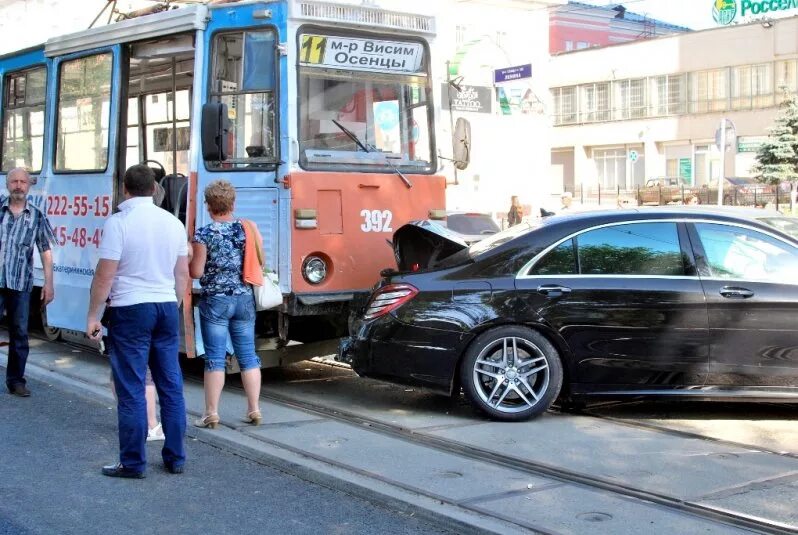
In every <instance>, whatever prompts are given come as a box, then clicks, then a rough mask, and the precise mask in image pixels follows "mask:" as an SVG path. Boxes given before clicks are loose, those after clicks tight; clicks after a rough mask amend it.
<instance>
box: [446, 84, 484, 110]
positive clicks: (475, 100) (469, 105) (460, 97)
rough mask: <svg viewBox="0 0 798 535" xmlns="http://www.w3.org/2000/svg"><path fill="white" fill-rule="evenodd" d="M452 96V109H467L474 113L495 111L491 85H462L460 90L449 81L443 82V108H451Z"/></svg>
mask: <svg viewBox="0 0 798 535" xmlns="http://www.w3.org/2000/svg"><path fill="white" fill-rule="evenodd" d="M447 89H448V91H447ZM450 98H451V101H452V111H466V112H472V113H492V112H493V90H492V88H490V87H482V86H478V85H461V86H460V91H458V90H457V89H455V88H454V87H452V86H451V85H449V84H447V83H444V84H441V101H442V102H441V108H443V109H444V110H448V109H449V99H450Z"/></svg>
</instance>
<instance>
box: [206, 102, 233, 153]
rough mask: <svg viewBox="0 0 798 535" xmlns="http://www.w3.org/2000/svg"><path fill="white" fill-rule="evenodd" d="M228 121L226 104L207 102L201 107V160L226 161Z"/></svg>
mask: <svg viewBox="0 0 798 535" xmlns="http://www.w3.org/2000/svg"><path fill="white" fill-rule="evenodd" d="M229 130H230V119H229V118H228V116H227V104H222V103H221V102H208V103H207V104H205V105H203V106H202V159H203V160H205V161H206V162H223V161H225V160H226V159H227V133H228V131H229Z"/></svg>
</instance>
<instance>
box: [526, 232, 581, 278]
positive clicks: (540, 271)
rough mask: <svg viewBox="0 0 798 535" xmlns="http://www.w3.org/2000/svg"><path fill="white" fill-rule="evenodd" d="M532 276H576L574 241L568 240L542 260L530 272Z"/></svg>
mask: <svg viewBox="0 0 798 535" xmlns="http://www.w3.org/2000/svg"><path fill="white" fill-rule="evenodd" d="M529 274H530V275H575V274H576V252H575V251H574V241H573V240H568V241H565V242H563V243H561V244H560V245H558V246H557V247H555V248H554V249H552V250H551V251H549V252H548V253H546V256H544V257H543V258H541V259H540V260H539V261H538V262H537V263H536V264H535V265H534V266H533V267H532V269H530V270H529Z"/></svg>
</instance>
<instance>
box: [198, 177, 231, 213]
mask: <svg viewBox="0 0 798 535" xmlns="http://www.w3.org/2000/svg"><path fill="white" fill-rule="evenodd" d="M235 202H236V189H235V188H234V187H233V185H232V184H231V183H230V182H228V181H227V180H214V181H213V182H211V183H210V184H208V185H207V186H205V203H206V204H207V205H208V210H209V211H210V212H211V213H212V214H214V215H224V214H229V213H230V212H232V211H233V205H234V204H235Z"/></svg>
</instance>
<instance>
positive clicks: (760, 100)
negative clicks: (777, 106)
mask: <svg viewBox="0 0 798 535" xmlns="http://www.w3.org/2000/svg"><path fill="white" fill-rule="evenodd" d="M771 69H772V65H771V64H769V63H764V64H761V65H745V66H742V67H734V68H733V69H732V73H731V74H732V76H731V97H732V108H733V109H737V110H739V109H752V108H767V107H768V106H772V105H773V82H772V76H771Z"/></svg>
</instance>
